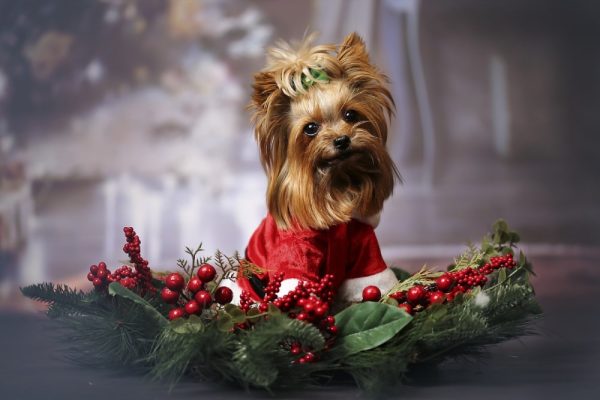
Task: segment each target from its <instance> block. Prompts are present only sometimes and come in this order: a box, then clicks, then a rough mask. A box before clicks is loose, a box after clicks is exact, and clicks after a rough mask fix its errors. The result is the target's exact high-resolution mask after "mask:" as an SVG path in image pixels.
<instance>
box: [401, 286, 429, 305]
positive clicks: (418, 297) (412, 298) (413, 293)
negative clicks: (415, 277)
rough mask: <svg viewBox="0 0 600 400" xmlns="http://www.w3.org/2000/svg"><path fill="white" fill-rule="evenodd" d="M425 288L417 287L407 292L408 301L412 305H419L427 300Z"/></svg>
mask: <svg viewBox="0 0 600 400" xmlns="http://www.w3.org/2000/svg"><path fill="white" fill-rule="evenodd" d="M425 293H426V291H425V288H424V287H423V286H421V285H415V286H413V287H411V288H410V289H408V292H406V299H407V300H408V301H409V302H411V303H419V302H420V301H422V300H423V299H424V298H425Z"/></svg>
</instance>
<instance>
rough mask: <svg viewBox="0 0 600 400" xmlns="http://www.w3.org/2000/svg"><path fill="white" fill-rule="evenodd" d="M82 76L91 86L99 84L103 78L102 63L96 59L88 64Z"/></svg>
mask: <svg viewBox="0 0 600 400" xmlns="http://www.w3.org/2000/svg"><path fill="white" fill-rule="evenodd" d="M83 75H84V76H85V79H86V80H87V81H88V82H90V83H92V84H96V83H99V82H100V81H101V80H102V78H104V66H103V65H102V62H100V60H98V59H95V60H93V61H92V62H90V63H89V64H88V66H87V67H86V68H85V70H84V71H83Z"/></svg>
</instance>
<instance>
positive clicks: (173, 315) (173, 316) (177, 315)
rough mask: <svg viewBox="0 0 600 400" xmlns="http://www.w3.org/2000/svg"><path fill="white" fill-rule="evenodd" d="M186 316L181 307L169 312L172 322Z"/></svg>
mask: <svg viewBox="0 0 600 400" xmlns="http://www.w3.org/2000/svg"><path fill="white" fill-rule="evenodd" d="M184 315H185V310H184V309H183V308H181V307H179V308H174V309H172V310H171V311H169V319H170V320H171V321H172V320H174V319H177V318H181V317H183V316H184Z"/></svg>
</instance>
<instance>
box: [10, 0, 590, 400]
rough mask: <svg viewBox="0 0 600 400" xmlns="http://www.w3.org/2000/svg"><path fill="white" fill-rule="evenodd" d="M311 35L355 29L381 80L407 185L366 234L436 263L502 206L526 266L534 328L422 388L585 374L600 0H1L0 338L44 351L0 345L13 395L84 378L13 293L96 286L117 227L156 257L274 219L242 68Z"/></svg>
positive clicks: (411, 264)
mask: <svg viewBox="0 0 600 400" xmlns="http://www.w3.org/2000/svg"><path fill="white" fill-rule="evenodd" d="M307 30H309V31H313V30H317V31H319V32H320V33H321V36H320V37H319V41H320V42H325V43H330V42H333V43H339V42H340V41H341V40H342V38H343V37H344V36H345V35H346V34H348V33H349V32H351V31H357V32H359V33H360V34H361V35H362V36H363V37H364V39H365V41H366V42H367V44H368V47H369V49H370V52H371V57H372V60H373V61H375V62H376V63H377V64H378V65H379V66H380V67H381V69H382V70H383V71H384V72H385V73H386V74H387V75H389V77H390V79H391V89H392V93H393V95H394V97H395V99H396V104H397V113H396V119H395V120H394V122H393V126H392V135H391V139H390V142H389V149H390V152H391V154H392V157H393V159H394V160H395V161H396V163H397V164H398V167H399V169H400V171H401V174H402V176H403V181H404V183H403V184H402V185H399V186H398V187H397V188H396V191H395V192H394V195H393V197H392V198H391V199H389V200H388V201H387V203H386V205H385V209H384V213H383V217H382V223H381V225H380V226H379V228H378V229H377V235H378V237H379V240H380V243H381V246H382V251H383V254H384V257H385V258H386V260H388V261H389V262H390V263H392V264H395V265H399V266H402V267H405V268H407V269H409V270H415V269H416V268H418V267H419V266H420V265H421V264H423V263H429V264H430V265H433V266H435V267H440V268H443V267H444V266H445V265H446V264H447V263H449V262H450V261H451V260H452V258H453V257H454V256H455V255H457V254H458V253H460V252H461V251H462V250H463V249H464V245H465V243H466V242H468V241H477V240H479V239H480V238H481V236H482V235H483V234H484V233H485V232H487V231H488V229H489V228H490V226H491V224H492V223H493V221H494V220H496V219H497V218H505V219H506V220H507V221H508V222H509V224H510V225H511V227H512V228H514V229H516V230H518V231H519V232H520V233H521V234H522V238H523V240H524V247H525V249H526V251H527V252H528V254H529V255H530V256H531V259H532V260H533V262H534V265H535V266H536V267H537V271H538V276H537V278H536V279H535V281H534V283H535V285H536V289H537V292H538V295H539V297H540V301H541V303H542V306H543V307H544V309H545V310H546V318H545V326H544V328H543V331H544V334H545V336H544V337H543V338H537V339H535V340H525V343H526V344H527V350H523V348H519V347H515V346H516V345H515V344H514V343H512V342H511V343H509V344H507V345H506V346H504V347H501V351H497V352H495V353H492V362H491V365H489V366H488V367H487V371H489V372H488V373H487V375H485V374H484V375H482V374H481V371H479V372H478V373H475V374H473V373H472V372H473V371H472V370H470V371H471V373H470V374H471V376H476V378H474V379H477V381H476V382H475V383H473V382H471V383H469V381H466V382H465V380H464V379H465V378H464V374H463V370H462V369H460V368H459V369H458V370H456V372H455V373H454V374H452V373H447V374H446V375H444V376H445V377H446V378H440V379H442V383H441V384H440V385H441V386H439V385H438V386H434V387H431V386H430V387H429V389H427V390H430V391H431V392H430V393H431V394H435V393H438V392H436V391H437V390H440V387H442V388H447V387H448V386H447V385H446V386H444V385H443V382H446V383H447V384H448V385H451V386H452V385H454V384H456V383H457V382H458V386H456V387H457V388H460V387H461V384H464V385H467V386H468V385H471V386H472V387H475V389H472V390H470V389H468V390H462V389H461V393H460V395H461V398H469V394H471V397H472V398H481V397H480V396H481V393H480V392H481V390H478V389H476V388H477V387H481V384H482V383H485V384H486V385H487V386H488V387H489V386H493V385H497V387H498V388H502V391H500V392H498V393H502V395H503V396H504V395H506V394H509V395H511V394H512V395H513V396H512V397H511V398H517V397H521V396H527V398H530V399H531V398H536V396H535V395H534V394H539V393H542V392H543V393H544V396H541V395H540V397H541V398H545V399H548V398H554V397H556V396H558V398H564V397H562V396H563V395H564V396H567V395H569V396H572V395H575V394H577V393H579V394H581V393H584V392H585V391H586V390H589V388H592V387H595V386H592V385H594V384H595V382H596V380H597V377H598V376H599V372H600V371H599V370H598V365H597V362H596V360H597V357H598V355H600V342H599V339H597V338H600V335H594V334H591V336H590V334H589V333H587V334H583V333H582V332H595V331H596V330H597V329H598V327H599V325H600V322H599V321H598V318H597V316H598V315H600V314H599V313H600V309H599V307H598V305H597V304H598V302H597V298H598V295H600V292H599V288H600V273H599V272H598V268H597V264H598V262H600V181H599V174H598V170H599V164H600V112H599V111H598V110H600V48H599V46H600V41H599V40H598V37H600V3H598V2H597V1H593V0H502V1H480V0H452V1H450V0H448V1H442V0H422V1H419V0H321V1H293V0H222V1H217V0H45V1H38V0H19V1H11V0H0V320H1V321H2V323H1V325H2V327H3V328H2V331H3V335H4V336H2V338H3V339H2V340H1V341H0V342H1V344H4V343H7V344H8V343H14V342H15V341H16V340H25V339H24V338H26V337H30V339H31V340H30V341H29V342H28V343H31V344H32V345H33V343H35V345H34V347H32V348H35V349H38V350H39V351H40V352H41V353H35V354H34V353H33V350H32V351H30V352H29V353H23V352H21V351H20V350H19V349H18V347H17V348H13V347H12V346H8V347H7V348H6V349H4V350H2V354H3V362H4V364H5V365H0V372H2V376H3V377H4V378H5V381H6V382H5V383H4V385H7V386H5V387H7V388H9V389H8V390H9V392H10V390H11V389H10V388H12V389H13V390H15V393H17V392H19V391H22V390H34V389H32V388H34V387H35V388H39V390H42V389H48V388H50V389H48V390H51V392H50V393H52V391H54V392H56V393H60V392H61V390H62V391H64V390H67V389H66V388H69V386H68V385H67V386H65V385H64V384H63V383H65V382H69V384H71V385H72V384H74V382H75V383H77V384H79V383H81V385H82V386H81V388H80V389H81V391H83V392H84V393H87V392H85V391H86V390H87V389H86V388H88V386H87V384H86V382H87V381H85V379H88V378H85V377H82V376H81V374H83V372H78V371H73V370H70V371H71V372H70V373H71V375H68V376H62V375H60V374H61V372H60V371H63V370H65V368H68V367H66V366H64V364H56V363H55V362H54V361H47V360H49V359H50V358H44V357H50V356H49V355H48V354H50V353H48V352H50V351H51V350H50V349H52V348H53V344H51V342H48V341H47V340H46V339H45V338H41V337H39V336H36V335H34V334H33V332H35V331H36V330H39V329H40V328H39V326H41V325H39V324H40V322H36V321H34V320H32V319H24V318H25V317H24V315H27V314H24V313H23V311H27V310H34V309H35V308H34V305H33V303H32V302H28V301H25V300H24V299H23V297H22V296H21V295H20V294H19V292H18V287H19V286H23V285H27V284H31V283H36V282H42V281H54V282H63V283H68V284H71V285H74V286H77V287H80V288H84V289H88V288H89V287H90V284H89V282H87V281H86V280H85V275H86V272H87V268H88V267H89V265H90V264H93V263H97V262H98V261H101V260H104V261H106V262H107V263H108V264H109V266H110V267H111V268H115V267H117V266H118V265H117V264H118V263H119V260H123V259H124V258H125V256H124V254H123V253H122V252H121V247H122V242H123V237H122V230H121V229H122V227H123V226H126V225H130V226H134V227H135V229H136V230H137V232H138V233H139V235H140V237H141V239H142V254H143V256H144V257H145V258H147V259H149V260H150V266H151V267H152V268H154V269H157V270H166V269H173V268H174V267H175V260H176V259H177V258H180V257H183V256H184V247H185V246H196V245H197V244H198V243H199V242H203V244H204V247H205V248H206V249H207V252H208V253H212V252H213V251H214V250H215V249H217V248H219V249H221V250H223V251H225V252H228V253H231V252H233V251H234V250H240V251H243V250H244V247H245V245H246V242H247V240H248V238H249V236H250V234H251V233H252V231H253V230H254V229H255V227H256V226H257V225H258V223H259V222H260V220H261V219H262V218H263V217H264V215H265V212H266V210H265V201H264V191H265V187H266V182H265V178H264V174H263V171H262V170H261V167H260V165H259V162H258V157H257V150H256V147H255V143H254V141H253V138H252V127H251V125H250V122H249V115H248V113H247V112H246V111H245V105H246V104H247V102H248V100H249V96H250V93H251V82H252V77H253V74H254V73H255V72H256V71H258V70H260V69H261V68H262V67H263V65H264V61H265V60H264V58H265V56H264V55H265V48H266V47H268V46H269V45H271V44H272V43H274V42H275V41H276V40H277V39H285V40H294V39H300V38H302V37H303V35H304V34H305V32H306V31H307ZM15 313H16V314H15ZM15 315H17V316H16V317H15ZM27 318H29V317H27ZM31 318H34V317H31ZM26 332H30V333H26ZM27 334H28V335H30V336H22V335H27ZM31 335H34V336H31ZM6 338H8V339H6ZM38 350H36V352H37V351H38ZM24 354H25V355H24ZM40 354H43V355H42V356H41V358H40ZM513 354H521V355H525V357H521V358H519V356H513ZM40 360H41V361H40ZM44 360H46V361H44ZM25 364H26V365H28V367H23V368H21V367H19V366H23V365H25ZM15 365H16V366H17V367H18V368H16V369H15ZM32 365H40V366H39V367H31V366H32ZM57 365H59V366H60V368H54V367H55V366H57ZM49 366H51V367H49ZM27 368H29V369H27ZM31 368H38V369H36V370H34V371H33V372H32V371H31ZM461 368H462V367H461ZM19 371H20V372H19ZM50 371H54V372H50ZM507 373H512V375H511V385H507V384H506V380H505V379H504V377H505V376H506V374H507ZM77 374H80V375H77ZM517 375H518V376H520V378H517ZM22 376H28V377H30V378H31V377H36V380H37V382H36V383H38V384H37V385H33V386H31V385H27V384H26V383H23V384H22V385H21V384H18V383H15V382H24V381H22V380H19V379H20V377H22ZM461 376H462V378H460V377H461ZM74 377H78V378H81V379H82V381H81V382H79V381H78V380H75V379H74ZM110 379H112V378H110ZM110 379H109V380H108V381H105V383H107V382H108V383H107V384H106V385H103V386H102V387H103V388H104V390H105V391H110V390H112V389H111V388H113V385H112V383H114V381H112V380H110ZM444 379H446V380H445V381H444ZM461 379H462V380H461ZM39 382H44V383H43V384H39ZM515 382H516V383H515ZM559 382H560V385H562V386H556V385H558V384H559ZM565 382H568V383H565ZM586 383H587V384H588V385H586ZM11 385H12V386H11ZM19 385H21V386H19ZM90 385H91V383H90ZM143 385H144V384H141V383H135V382H133V381H130V382H129V383H128V385H127V387H128V388H129V390H132V391H133V390H138V389H139V390H142V391H143V390H145V389H140V386H143ZM536 385H537V386H536ZM552 385H555V386H552ZM116 386H118V387H122V386H121V385H120V384H117V385H116ZM540 387H543V389H540ZM69 390H70V389H69ZM160 390H166V389H165V388H162V389H160ZM423 390H425V389H423ZM457 390H458V389H457ZM511 390H513V391H514V392H511ZM419 393H420V394H419V395H421V394H422V393H424V392H419ZM38 394H39V393H38ZM87 394H88V395H89V393H87ZM486 396H488V397H489V396H490V393H486ZM515 396H516V397H515ZM32 397H34V398H39V396H37V394H36V395H32ZM15 398H17V397H15ZM18 398H25V397H23V396H21V397H18ZM58 398H60V397H58ZM63 398H64V397H63ZM103 398H104V397H103ZM152 398H154V397H152ZM584 398H591V397H584Z"/></svg>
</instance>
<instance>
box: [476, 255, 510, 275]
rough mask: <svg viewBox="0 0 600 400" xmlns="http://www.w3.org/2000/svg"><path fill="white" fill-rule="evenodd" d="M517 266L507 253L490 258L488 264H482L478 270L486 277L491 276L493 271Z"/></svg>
mask: <svg viewBox="0 0 600 400" xmlns="http://www.w3.org/2000/svg"><path fill="white" fill-rule="evenodd" d="M516 266H517V262H516V261H515V260H514V259H513V255H512V253H508V254H507V255H505V256H498V257H490V262H489V263H485V264H483V266H482V267H481V268H480V270H481V272H483V273H484V274H486V275H488V274H491V273H492V272H493V271H494V270H495V269H499V268H508V269H513V268H514V267H516Z"/></svg>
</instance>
